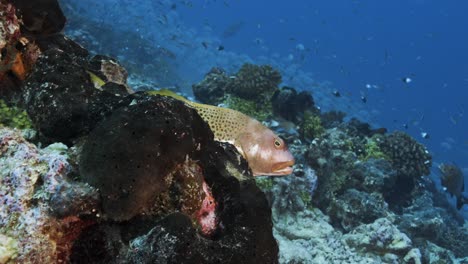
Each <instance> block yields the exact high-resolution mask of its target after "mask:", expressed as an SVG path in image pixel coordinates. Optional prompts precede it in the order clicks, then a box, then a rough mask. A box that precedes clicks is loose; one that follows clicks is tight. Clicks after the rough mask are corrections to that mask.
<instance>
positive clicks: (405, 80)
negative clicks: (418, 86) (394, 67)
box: [401, 77, 413, 84]
mask: <svg viewBox="0 0 468 264" xmlns="http://www.w3.org/2000/svg"><path fill="white" fill-rule="evenodd" d="M401 81H402V82H404V83H405V84H409V83H410V82H412V81H413V80H412V79H411V78H410V77H404V78H401Z"/></svg>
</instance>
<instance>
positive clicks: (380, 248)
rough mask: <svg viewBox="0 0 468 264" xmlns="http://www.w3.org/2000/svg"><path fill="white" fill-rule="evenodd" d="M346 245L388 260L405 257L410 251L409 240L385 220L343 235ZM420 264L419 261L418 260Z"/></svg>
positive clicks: (410, 243)
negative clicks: (392, 256)
mask: <svg viewBox="0 0 468 264" xmlns="http://www.w3.org/2000/svg"><path fill="white" fill-rule="evenodd" d="M344 240H345V241H346V243H347V244H348V245H350V246H352V247H353V248H356V249H358V250H361V251H363V252H373V253H374V254H377V255H381V256H384V257H385V258H390V257H391V256H389V255H400V257H405V256H406V255H407V254H408V253H410V250H411V249H412V242H411V240H410V238H409V237H408V236H407V235H406V234H404V233H402V232H401V231H400V230H398V228H397V227H396V226H395V225H393V224H392V222H391V221H390V220H389V219H387V218H379V219H377V220H375V221H374V222H373V223H370V224H367V225H361V226H358V227H357V228H355V229H354V230H353V231H351V232H350V233H348V234H346V235H344ZM417 261H419V263H420V259H418V260H417Z"/></svg>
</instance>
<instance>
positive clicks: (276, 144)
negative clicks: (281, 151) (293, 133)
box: [275, 138, 283, 148]
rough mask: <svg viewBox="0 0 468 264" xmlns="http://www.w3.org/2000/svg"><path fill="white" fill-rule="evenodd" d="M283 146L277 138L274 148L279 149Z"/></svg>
mask: <svg viewBox="0 0 468 264" xmlns="http://www.w3.org/2000/svg"><path fill="white" fill-rule="evenodd" d="M282 145H283V144H281V141H280V140H279V139H278V138H275V147H276V148H280V147H281V146H282Z"/></svg>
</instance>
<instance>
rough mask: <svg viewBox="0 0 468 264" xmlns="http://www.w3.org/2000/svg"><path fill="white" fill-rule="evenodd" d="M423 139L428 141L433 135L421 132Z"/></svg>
mask: <svg viewBox="0 0 468 264" xmlns="http://www.w3.org/2000/svg"><path fill="white" fill-rule="evenodd" d="M421 137H422V138H424V139H428V138H430V137H431V135H429V133H427V132H421Z"/></svg>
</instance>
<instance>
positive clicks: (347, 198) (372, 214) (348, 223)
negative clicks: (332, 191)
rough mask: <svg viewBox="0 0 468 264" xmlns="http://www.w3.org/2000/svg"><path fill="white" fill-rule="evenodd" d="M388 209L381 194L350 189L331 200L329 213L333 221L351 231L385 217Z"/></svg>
mask: <svg viewBox="0 0 468 264" xmlns="http://www.w3.org/2000/svg"><path fill="white" fill-rule="evenodd" d="M387 211H388V208H387V204H386V203H385V201H384V200H383V197H382V195H381V194H379V193H367V192H362V191H358V190H356V189H348V190H346V192H345V193H344V194H343V195H340V196H338V197H337V198H336V199H334V200H333V201H332V202H331V204H330V207H329V208H328V212H327V214H328V215H329V216H330V217H331V218H332V221H335V222H339V223H340V228H342V229H343V230H344V231H346V232H349V231H351V230H353V229H354V228H355V227H357V226H359V225H362V224H370V223H372V222H374V221H375V220H377V219H378V218H381V217H385V216H386V215H387Z"/></svg>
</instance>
